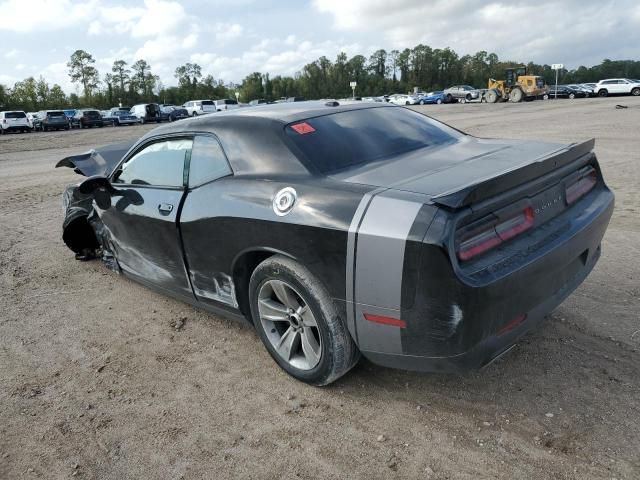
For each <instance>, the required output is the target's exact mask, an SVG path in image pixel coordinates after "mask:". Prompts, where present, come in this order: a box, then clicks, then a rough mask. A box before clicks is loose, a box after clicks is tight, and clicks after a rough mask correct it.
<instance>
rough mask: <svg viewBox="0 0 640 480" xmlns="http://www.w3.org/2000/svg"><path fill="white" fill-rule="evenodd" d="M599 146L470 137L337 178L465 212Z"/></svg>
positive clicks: (337, 175) (589, 142)
mask: <svg viewBox="0 0 640 480" xmlns="http://www.w3.org/2000/svg"><path fill="white" fill-rule="evenodd" d="M593 146H594V140H589V141H586V142H584V143H581V144H572V145H561V144H553V143H544V142H532V141H521V140H489V139H477V138H474V137H467V138H465V139H464V140H462V141H460V142H457V143H454V144H448V145H444V146H440V147H435V148H433V149H430V148H425V149H420V150H416V151H412V152H409V153H406V154H403V155H401V156H399V157H398V158H396V159H394V160H391V161H389V160H387V161H385V162H383V163H378V164H371V165H367V166H365V167H362V168H359V169H355V170H349V171H347V172H342V173H340V174H335V175H333V177H334V178H338V179H340V180H342V181H345V182H350V183H359V184H366V185H372V186H376V187H382V188H391V189H395V190H403V191H409V192H414V193H420V194H424V195H427V196H428V197H429V198H430V199H431V201H432V202H433V203H437V204H439V205H442V206H446V207H449V208H454V209H455V208H461V207H464V206H467V205H470V204H472V203H476V202H479V201H481V200H484V199H487V198H489V197H492V196H494V195H498V194H500V193H502V192H505V191H507V190H510V189H512V188H514V187H516V186H518V185H522V184H524V183H527V182H529V181H531V180H533V179H535V178H538V177H540V176H542V175H545V174H547V173H549V172H551V171H553V170H556V169H558V168H561V167H563V166H564V165H567V164H569V163H571V162H573V161H575V160H577V159H578V158H580V157H582V156H584V155H586V154H589V153H590V152H591V150H592V149H593Z"/></svg>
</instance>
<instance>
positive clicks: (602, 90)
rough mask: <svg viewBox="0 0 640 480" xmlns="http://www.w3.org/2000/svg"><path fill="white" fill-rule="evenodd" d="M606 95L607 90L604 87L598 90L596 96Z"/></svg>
mask: <svg viewBox="0 0 640 480" xmlns="http://www.w3.org/2000/svg"><path fill="white" fill-rule="evenodd" d="M607 95H609V92H608V91H607V90H605V89H604V88H603V89H601V90H598V96H599V97H606V96H607Z"/></svg>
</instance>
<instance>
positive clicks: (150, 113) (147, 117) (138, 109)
mask: <svg viewBox="0 0 640 480" xmlns="http://www.w3.org/2000/svg"><path fill="white" fill-rule="evenodd" d="M129 113H131V115H134V116H136V117H138V118H139V119H140V123H148V122H157V123H160V122H161V121H162V116H161V113H160V105H158V104H157V103H140V104H138V105H134V106H133V107H131V110H130V111H129Z"/></svg>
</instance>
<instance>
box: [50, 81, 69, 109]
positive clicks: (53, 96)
mask: <svg viewBox="0 0 640 480" xmlns="http://www.w3.org/2000/svg"><path fill="white" fill-rule="evenodd" d="M67 103H68V100H67V96H66V95H65V94H64V91H63V90H62V87H61V86H60V85H58V84H57V83H54V84H53V86H52V87H51V90H49V100H48V105H47V107H48V108H64V107H65V106H67Z"/></svg>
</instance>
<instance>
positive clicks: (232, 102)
mask: <svg viewBox="0 0 640 480" xmlns="http://www.w3.org/2000/svg"><path fill="white" fill-rule="evenodd" d="M224 103H225V104H226V105H237V104H238V102H236V101H235V100H224Z"/></svg>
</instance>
